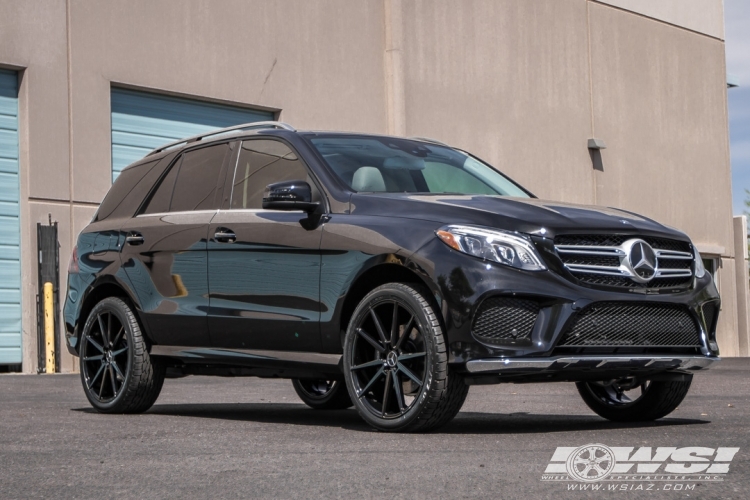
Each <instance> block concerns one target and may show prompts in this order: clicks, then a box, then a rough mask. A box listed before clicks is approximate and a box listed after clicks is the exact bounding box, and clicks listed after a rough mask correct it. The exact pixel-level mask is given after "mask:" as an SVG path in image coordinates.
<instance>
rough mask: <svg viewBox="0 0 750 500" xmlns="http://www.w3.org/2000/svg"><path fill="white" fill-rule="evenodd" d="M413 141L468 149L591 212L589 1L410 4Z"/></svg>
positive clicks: (535, 188) (407, 42)
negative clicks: (417, 138) (436, 141)
mask: <svg viewBox="0 0 750 500" xmlns="http://www.w3.org/2000/svg"><path fill="white" fill-rule="evenodd" d="M403 7H404V16H403V19H404V20H405V25H404V30H403V31H404V41H403V46H404V67H405V73H404V75H405V78H404V86H405V96H406V120H405V121H406V135H418V136H426V137H433V138H435V139H439V140H443V141H448V142H450V143H451V144H455V145H458V146H460V147H463V148H466V149H468V150H470V151H472V152H474V153H475V154H477V155H478V156H479V157H481V158H483V159H485V160H487V161H489V162H490V163H492V164H494V165H496V166H497V167H498V168H500V169H501V170H503V171H505V172H506V173H508V174H509V175H511V176H512V177H513V178H515V179H517V180H518V181H519V182H520V183H521V184H523V185H525V186H527V187H528V188H529V189H531V191H532V192H534V193H535V194H536V195H538V196H540V197H543V198H552V199H564V200H568V201H574V202H580V203H591V202H592V201H593V196H592V179H593V177H592V171H591V160H590V158H589V153H588V150H587V149H586V141H587V139H588V138H589V137H590V136H591V117H590V115H591V111H590V106H589V102H590V97H589V82H588V42H587V27H586V2H583V1H582V2H572V1H563V2H554V1H545V2H540V1H531V2H518V1H515V0H478V1H474V2H466V3H465V4H464V5H462V8H461V9H456V8H455V4H454V3H453V2H450V1H434V0H416V1H411V2H403Z"/></svg>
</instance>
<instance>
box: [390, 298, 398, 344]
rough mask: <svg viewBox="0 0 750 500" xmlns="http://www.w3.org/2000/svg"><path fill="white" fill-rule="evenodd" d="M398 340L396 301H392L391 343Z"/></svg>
mask: <svg viewBox="0 0 750 500" xmlns="http://www.w3.org/2000/svg"><path fill="white" fill-rule="evenodd" d="M397 341H398V303H397V302H394V303H393V319H392V320H391V345H396V342H397Z"/></svg>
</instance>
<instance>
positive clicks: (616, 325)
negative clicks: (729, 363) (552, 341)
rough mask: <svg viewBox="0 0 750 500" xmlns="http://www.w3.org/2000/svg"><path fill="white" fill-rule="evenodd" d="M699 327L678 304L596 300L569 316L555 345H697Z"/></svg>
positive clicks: (698, 342)
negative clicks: (563, 332)
mask: <svg viewBox="0 0 750 500" xmlns="http://www.w3.org/2000/svg"><path fill="white" fill-rule="evenodd" d="M699 331H700V330H699V328H698V325H697V323H696V321H695V320H694V319H693V317H692V316H691V315H690V314H689V313H688V311H687V310H686V309H685V308H684V307H681V306H676V305H671V304H648V305H647V304H623V303H620V302H599V303H596V304H592V305H590V306H588V307H586V308H585V309H584V310H583V311H582V312H581V313H580V314H579V315H578V316H577V317H576V318H575V319H574V320H573V323H572V325H571V326H570V327H569V329H568V331H567V332H566V333H565V334H563V337H562V340H561V341H560V343H559V344H558V346H577V347H618V346H632V347H650V346H659V347H699V346H700V338H699Z"/></svg>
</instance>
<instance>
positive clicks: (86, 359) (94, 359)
mask: <svg viewBox="0 0 750 500" xmlns="http://www.w3.org/2000/svg"><path fill="white" fill-rule="evenodd" d="M102 359H104V354H98V355H96V356H89V357H87V358H83V360H84V361H101V360H102Z"/></svg>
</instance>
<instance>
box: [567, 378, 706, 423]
mask: <svg viewBox="0 0 750 500" xmlns="http://www.w3.org/2000/svg"><path fill="white" fill-rule="evenodd" d="M691 382H692V378H690V379H689V380H686V381H659V380H655V381H644V382H643V384H642V385H640V386H639V388H638V389H639V390H640V395H639V396H638V397H636V398H634V399H633V398H626V399H630V401H624V400H623V399H622V398H621V397H619V398H618V391H617V390H616V389H617V388H616V385H615V389H612V387H613V386H612V385H603V384H601V383H597V382H577V383H576V387H577V388H578V392H579V393H580V395H581V397H582V398H583V402H584V403H586V405H587V406H588V407H589V408H591V409H592V410H594V412H595V413H596V414H597V415H599V416H602V417H604V418H606V419H608V420H613V421H615V422H648V421H651V420H656V419H659V418H662V417H665V416H667V415H669V414H670V413H672V412H673V411H674V410H675V408H677V407H678V406H679V405H680V403H682V400H683V399H685V396H686V395H687V393H688V390H690V384H691Z"/></svg>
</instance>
